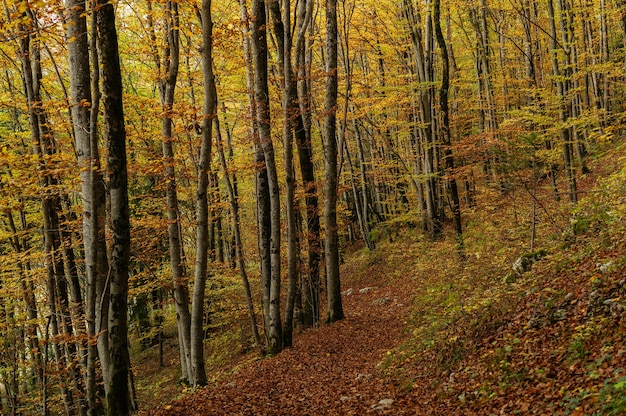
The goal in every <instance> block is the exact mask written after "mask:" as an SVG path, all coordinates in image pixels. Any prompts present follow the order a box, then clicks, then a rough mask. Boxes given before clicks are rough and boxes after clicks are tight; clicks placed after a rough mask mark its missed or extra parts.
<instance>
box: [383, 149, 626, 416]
mask: <svg viewBox="0 0 626 416" xmlns="http://www.w3.org/2000/svg"><path fill="white" fill-rule="evenodd" d="M623 148H624V145H623V144H621V145H620V146H617V147H616V148H615V149H614V150H613V151H611V152H609V153H608V154H605V155H604V156H603V157H602V158H601V159H598V160H597V161H596V163H595V168H596V169H598V170H602V169H605V170H607V172H606V173H607V176H606V177H601V176H602V175H601V174H600V175H599V179H598V180H597V181H593V180H589V181H588V182H589V187H588V188H586V189H585V188H583V189H582V192H581V195H583V197H582V198H581V200H580V202H579V204H578V205H577V206H576V208H573V209H572V208H571V207H564V206H563V204H557V203H555V202H554V201H550V195H549V194H547V193H544V195H542V198H543V200H544V203H543V205H542V208H543V212H541V213H540V215H539V216H538V217H537V218H535V221H536V227H537V228H536V230H537V233H536V237H535V239H534V240H533V244H532V245H529V241H530V239H531V236H530V234H529V232H530V231H529V230H530V228H531V227H530V226H529V225H530V222H531V221H533V219H532V218H530V217H529V215H528V214H524V213H525V212H530V209H528V208H529V204H531V202H529V198H528V196H524V195H520V194H517V195H515V194H514V193H511V194H508V195H504V196H502V195H501V196H500V197H499V198H497V199H495V200H496V201H499V202H496V203H494V205H493V211H494V213H495V212H497V216H494V217H489V216H485V215H484V214H482V213H484V211H485V210H484V207H481V211H480V212H481V213H479V212H469V213H466V216H465V218H466V220H465V230H464V248H465V258H462V257H460V256H459V255H458V254H457V252H456V247H455V245H453V244H451V243H449V241H452V238H449V236H448V237H446V238H444V239H442V240H441V241H435V242H432V241H426V240H424V239H420V238H412V236H410V235H405V236H404V237H403V238H402V239H401V241H398V242H396V243H394V244H390V245H383V244H381V245H379V248H378V249H377V250H378V251H380V252H383V253H384V254H380V253H379V254H378V255H377V256H378V258H380V259H386V263H385V264H383V265H381V266H380V267H383V268H385V267H387V268H389V269H390V270H394V269H395V268H397V266H398V265H402V270H401V273H403V275H404V276H406V277H410V278H411V279H413V281H414V287H415V295H414V299H413V311H412V314H411V318H410V320H409V322H408V323H407V334H406V340H405V342H403V343H402V345H400V346H399V347H398V348H396V349H395V350H394V351H393V353H392V354H390V355H388V356H387V358H386V359H385V360H384V361H383V362H382V363H381V365H380V367H381V371H382V372H383V373H384V374H385V375H386V376H387V377H388V378H389V379H391V380H393V381H394V382H395V383H396V385H397V386H398V387H399V388H401V389H404V390H406V391H407V392H413V393H415V392H417V391H419V392H420V393H419V394H426V395H429V396H430V397H435V398H437V400H438V401H440V402H441V403H443V406H444V407H445V406H447V408H448V409H449V411H450V412H452V413H455V414H472V413H474V414H489V413H491V412H492V411H493V413H497V412H496V411H495V410H496V409H499V411H500V412H502V411H504V410H506V411H505V413H507V414H508V413H509V412H510V413H511V414H516V413H522V414H528V413H537V414H540V413H542V412H543V413H545V412H548V413H552V414H597V415H617V414H623V413H624V412H626V374H625V373H624V371H625V369H626V349H625V348H624V345H626V344H625V343H624V341H625V335H624V333H625V331H624V329H625V326H624V316H625V313H624V310H625V309H626V273H625V271H626V243H625V242H626V168H624V166H626V158H625V157H624V156H622V154H623V151H622V150H623ZM611 168H614V170H613V171H611V170H610V169H611ZM483 197H484V198H487V199H489V198H493V195H492V194H491V195H483ZM484 201H486V199H484V200H483V202H484ZM479 203H480V202H479ZM538 248H539V249H541V250H542V251H543V252H545V253H546V256H545V258H541V259H538V261H537V262H536V263H535V264H534V265H533V266H532V268H531V269H530V271H527V272H523V273H519V274H516V273H512V271H511V267H512V265H513V263H514V262H515V260H516V258H518V257H520V256H524V254H527V253H530V252H531V250H536V249H538ZM397 257H400V259H398V258H397ZM542 257H543V256H542ZM390 273H394V272H393V271H392V272H390ZM489 409H492V410H489Z"/></svg>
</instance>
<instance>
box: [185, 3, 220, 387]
mask: <svg viewBox="0 0 626 416" xmlns="http://www.w3.org/2000/svg"><path fill="white" fill-rule="evenodd" d="M200 13H201V17H202V53H201V55H202V74H203V79H204V110H203V111H204V115H203V122H202V144H201V147H200V158H199V164H198V186H197V191H196V221H197V225H196V268H195V277H194V287H193V303H192V317H191V365H192V370H193V385H194V386H204V385H206V384H207V377H206V370H205V368H204V330H203V322H204V291H205V287H206V279H207V273H208V270H207V268H208V266H207V265H208V242H209V233H208V231H209V209H208V203H209V202H208V195H207V190H208V185H209V175H210V174H211V140H212V133H213V119H214V118H215V111H216V106H217V91H216V89H215V77H214V76H213V46H212V41H213V21H212V20H211V0H203V1H202V8H201V11H200Z"/></svg>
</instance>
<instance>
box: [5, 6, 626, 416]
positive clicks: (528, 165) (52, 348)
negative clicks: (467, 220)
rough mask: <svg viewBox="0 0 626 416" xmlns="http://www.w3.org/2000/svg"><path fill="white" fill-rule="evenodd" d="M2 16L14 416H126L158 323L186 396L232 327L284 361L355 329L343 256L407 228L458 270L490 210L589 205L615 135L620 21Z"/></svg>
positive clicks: (351, 14)
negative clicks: (348, 314)
mask: <svg viewBox="0 0 626 416" xmlns="http://www.w3.org/2000/svg"><path fill="white" fill-rule="evenodd" d="M3 11H4V13H3V14H2V17H0V40H1V42H0V68H1V74H2V75H1V76H0V199H1V200H2V213H1V215H2V220H1V227H0V253H1V256H0V339H1V341H0V343H1V344H2V348H0V387H1V388H0V399H1V405H0V412H2V413H6V414H51V413H54V414H56V413H65V414H68V415H74V414H102V413H104V412H105V411H106V412H109V414H118V415H122V414H128V413H129V412H132V411H133V410H136V400H135V398H134V387H133V383H134V381H133V373H132V363H131V360H130V359H129V352H128V351H129V348H133V346H134V345H135V346H137V348H144V349H145V348H149V347H150V346H153V345H162V343H163V338H164V332H163V328H164V326H166V325H172V326H176V329H177V332H176V337H177V340H178V346H179V350H180V375H181V379H182V380H184V382H185V383H188V384H189V385H191V386H194V387H198V386H203V385H206V384H207V375H206V370H205V367H204V363H205V360H206V357H205V344H206V342H207V340H208V339H210V338H211V336H212V333H211V331H212V328H215V327H216V326H219V325H220V322H221V323H222V324H223V323H224V322H226V321H228V322H230V323H233V322H240V323H241V324H240V325H239V326H240V327H241V328H243V329H242V330H241V332H242V334H243V335H242V338H243V341H242V344H243V345H244V347H243V348H244V349H257V350H258V351H259V352H260V353H261V354H267V355H274V354H278V353H280V351H281V350H282V349H283V348H286V347H289V346H291V344H292V342H293V336H294V329H308V328H315V327H318V326H319V325H320V324H321V323H322V322H328V323H332V322H335V321H338V320H341V319H343V318H344V315H345V313H344V310H343V305H342V294H341V290H342V288H341V276H340V267H339V265H340V263H341V261H342V257H343V255H344V252H345V249H346V248H347V247H348V246H350V245H354V244H357V245H362V246H363V247H365V248H366V250H368V251H369V252H373V251H375V250H376V246H377V244H378V243H380V241H382V240H393V239H394V238H395V236H396V235H397V233H398V232H399V230H400V229H402V228H417V229H420V230H421V231H422V232H423V235H424V236H426V237H427V238H429V239H431V240H432V241H436V240H440V239H445V238H449V239H453V240H454V242H455V244H456V253H457V255H458V256H459V258H464V257H465V256H466V255H467V253H466V252H465V247H464V238H463V237H464V213H465V212H468V211H470V210H471V211H472V212H484V215H489V213H490V212H491V211H490V209H491V207H490V206H489V205H488V204H486V203H485V198H483V199H482V200H479V198H477V193H478V192H479V190H483V191H482V192H491V193H493V194H494V195H496V194H497V195H501V196H502V195H507V192H510V191H511V190H513V189H521V190H523V191H524V192H527V193H528V194H529V195H531V196H532V198H533V199H534V201H535V202H536V204H535V205H533V209H534V210H537V209H541V200H540V199H541V198H550V200H553V201H556V202H557V203H558V204H560V205H562V206H563V207H564V209H574V207H575V206H576V204H577V203H578V201H579V199H580V192H579V182H580V180H581V178H582V177H583V176H584V175H585V174H587V173H588V171H589V168H588V163H587V159H588V158H589V156H590V155H593V154H594V152H596V151H597V150H598V149H599V148H601V147H602V146H603V145H605V144H607V143H610V142H611V141H613V140H614V139H615V138H617V137H619V135H620V134H621V132H622V126H623V122H624V115H625V113H624V110H625V108H624V102H625V93H626V92H625V91H624V89H625V87H624V86H625V85H626V83H625V79H624V78H625V68H624V66H625V62H626V46H625V41H626V3H625V2H623V1H621V0H599V1H592V0H557V1H553V0H547V1H545V2H544V1H541V2H539V1H535V0H480V1H468V0H443V1H441V0H418V1H415V0H402V1H391V0H379V1H376V2H370V1H364V2H356V1H354V0H352V1H349V0H348V1H340V2H338V1H336V0H325V1H315V0H297V1H290V0H280V1H279V0H251V1H247V0H239V1H238V2H234V1H231V2H215V3H213V2H212V1H211V0H178V1H177V0H146V1H142V2H133V1H126V0H118V1H104V0H89V1H84V0H66V1H65V2H61V1H59V0H37V1H17V0H6V1H4V2H3ZM542 189H543V190H544V191H545V192H543V193H541V192H540V191H541V190H542ZM485 190H487V191H485ZM539 194H541V195H540V196H538V195H539ZM533 212H535V211H533ZM533 215H534V214H533ZM534 225H535V224H534V218H533V228H532V231H531V232H530V235H529V237H528V240H529V241H528V244H529V247H530V250H531V251H534V250H535V247H534V245H535V244H534V242H535V238H536V232H535V228H534ZM129 339H130V343H129ZM138 376H139V375H135V377H138ZM114 403H117V404H114ZM120 403H121V404H120ZM118 406H119V407H118Z"/></svg>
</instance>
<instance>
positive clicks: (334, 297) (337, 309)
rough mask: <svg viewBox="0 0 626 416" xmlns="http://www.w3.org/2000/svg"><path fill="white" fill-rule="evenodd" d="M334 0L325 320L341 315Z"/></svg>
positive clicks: (332, 2) (333, 4)
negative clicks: (326, 306)
mask: <svg viewBox="0 0 626 416" xmlns="http://www.w3.org/2000/svg"><path fill="white" fill-rule="evenodd" d="M337 87H338V79H337V1H336V0H326V98H325V101H324V114H325V116H324V168H325V184H324V222H325V228H326V237H325V247H324V248H325V257H326V292H327V301H328V316H327V318H326V320H327V322H336V321H339V320H341V319H343V318H344V313H343V305H342V302H341V281H340V276H339V234H338V225H337V193H338V187H337V185H338V168H337V137H336V131H337V114H336V113H337Z"/></svg>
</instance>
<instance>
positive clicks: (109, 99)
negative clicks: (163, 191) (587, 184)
mask: <svg viewBox="0 0 626 416" xmlns="http://www.w3.org/2000/svg"><path fill="white" fill-rule="evenodd" d="M99 6H100V7H99V9H98V11H97V13H96V17H97V20H96V24H97V27H98V47H99V48H98V49H99V52H100V59H101V64H100V67H101V69H102V85H103V95H104V97H105V100H104V103H105V105H104V125H105V127H106V129H105V135H106V138H107V143H108V156H107V165H108V170H109V194H110V200H111V202H110V204H111V208H110V209H111V233H112V235H113V241H112V243H111V262H110V274H109V283H110V296H111V300H110V306H109V358H110V360H111V361H110V377H109V380H108V384H109V388H108V390H107V404H108V409H107V411H108V414H109V415H111V416H112V415H116V416H124V415H128V414H130V411H131V409H130V399H131V398H130V392H129V373H130V358H129V355H128V321H127V320H128V317H127V308H128V265H129V259H130V222H129V211H128V176H127V171H126V132H125V125H124V109H123V105H122V75H121V70H120V61H119V52H118V42H117V30H116V28H115V10H114V8H113V5H112V4H111V3H108V2H106V1H105V0H99Z"/></svg>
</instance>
